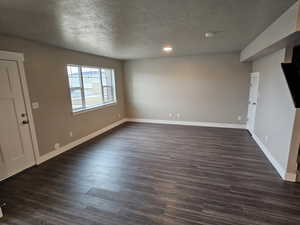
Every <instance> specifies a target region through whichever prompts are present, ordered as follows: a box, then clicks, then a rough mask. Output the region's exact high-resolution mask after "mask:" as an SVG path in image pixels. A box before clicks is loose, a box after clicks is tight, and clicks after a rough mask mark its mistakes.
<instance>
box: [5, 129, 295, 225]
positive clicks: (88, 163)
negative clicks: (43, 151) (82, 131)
mask: <svg viewBox="0 0 300 225" xmlns="http://www.w3.org/2000/svg"><path fill="white" fill-rule="evenodd" d="M0 199H2V200H4V201H5V202H6V203H7V206H6V207H5V208H4V213H5V217H4V218H2V219H0V224H9V225H21V224H24V225H36V224H38V225H41V224H42V225H71V224H72V225H79V224H80V225H90V224H93V225H96V224H99V225H104V224H105V225H129V224H131V225H154V224H155V225H199V224H202V225H240V224H243V225H276V224H282V225H283V224H284V225H287V224H288V225H299V224H300V185H299V184H297V183H289V182H284V181H282V180H281V179H280V177H279V176H278V175H277V173H276V172H275V170H274V168H273V167H272V166H271V164H270V163H269V162H268V160H267V159H266V158H265V156H264V155H263V153H262V152H261V150H260V149H259V147H258V146H257V145H256V143H255V142H254V140H253V139H252V138H251V137H250V135H249V134H248V132H247V131H245V130H238V129H222V128H205V127H191V126H175V125H158V124H142V123H140V124H139V123H126V124H124V125H122V126H120V127H118V128H115V129H113V130H112V131H110V132H108V133H106V134H105V135H102V136H100V137H97V138H95V139H93V140H91V141H89V142H88V143H85V144H83V145H81V146H79V147H77V148H75V149H73V150H70V151H68V152H66V153H64V154H62V155H60V156H58V157H56V158H54V159H52V160H49V161H47V162H46V163H44V164H42V165H40V166H37V167H33V168H30V169H28V170H26V171H24V172H22V173H20V174H18V175H16V176H14V177H12V178H10V179H7V180H6V181H4V182H3V183H1V184H0Z"/></svg>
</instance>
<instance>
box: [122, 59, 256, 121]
mask: <svg viewBox="0 0 300 225" xmlns="http://www.w3.org/2000/svg"><path fill="white" fill-rule="evenodd" d="M250 72H251V66H250V64H245V63H240V61H239V54H238V53H232V54H207V55H199V56H186V57H164V58H156V59H144V60H132V61H127V62H126V63H125V74H126V79H125V83H126V94H127V98H126V99H127V114H128V117H131V118H143V119H161V120H173V119H175V118H170V117H169V113H173V114H176V113H180V114H181V118H179V120H182V121H197V122H219V123H245V121H246V114H247V102H248V92H249V77H250V75H249V73H250ZM238 116H241V117H242V120H241V121H239V120H238Z"/></svg>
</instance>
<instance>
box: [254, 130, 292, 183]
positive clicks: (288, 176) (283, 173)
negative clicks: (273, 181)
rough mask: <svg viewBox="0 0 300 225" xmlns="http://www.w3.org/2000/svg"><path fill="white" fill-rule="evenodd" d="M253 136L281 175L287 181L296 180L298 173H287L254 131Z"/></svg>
mask: <svg viewBox="0 0 300 225" xmlns="http://www.w3.org/2000/svg"><path fill="white" fill-rule="evenodd" d="M252 137H253V139H254V140H255V142H256V143H257V144H258V146H259V147H260V149H261V150H262V152H263V153H264V154H265V156H266V157H267V159H268V160H269V161H270V163H271V164H272V165H273V167H274V168H275V169H276V171H277V172H278V174H279V175H280V176H281V178H282V179H283V180H285V181H291V182H296V177H297V175H296V174H294V173H287V172H286V169H284V168H283V167H282V166H281V165H280V163H279V162H278V161H277V160H276V159H275V158H274V157H273V155H272V154H271V152H270V151H269V149H268V148H267V147H266V146H265V145H264V143H263V142H262V141H261V140H260V139H259V138H258V136H256V134H255V133H252Z"/></svg>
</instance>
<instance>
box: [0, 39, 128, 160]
mask: <svg viewBox="0 0 300 225" xmlns="http://www.w3.org/2000/svg"><path fill="white" fill-rule="evenodd" d="M0 49H1V50H6V51H15V52H21V53H24V55H25V61H24V65H25V71H26V77H27V83H28V87H29V92H30V98H31V101H32V102H38V103H39V106H40V107H39V109H34V110H33V116H34V120H35V125H36V131H37V137H38V144H39V151H40V155H41V156H42V155H44V154H46V153H49V152H51V151H53V150H54V145H55V143H59V144H60V145H61V146H64V145H66V144H68V143H70V142H72V141H75V140H77V139H79V138H81V137H83V136H86V135H88V134H90V133H92V132H94V131H96V130H100V129H101V128H103V127H105V126H107V125H109V124H111V123H113V122H115V121H117V120H120V119H121V118H123V117H124V112H125V110H124V95H123V92H124V89H123V62H122V61H119V60H114V59H109V58H105V57H99V56H94V55H89V54H84V53H79V52H74V51H70V50H66V49H61V48H55V47H51V46H48V45H42V44H38V43H36V42H31V41H27V40H22V39H18V38H12V37H8V36H0ZM66 64H80V65H90V66H103V67H109V68H114V69H115V71H116V83H117V100H118V103H117V104H116V105H113V106H110V107H106V108H103V109H98V110H94V111H90V112H85V113H82V114H79V115H76V116H74V115H73V114H72V111H71V100H70V97H69V90H68V80H67V79H68V78H67V72H66ZM119 113H120V114H121V118H119V116H118V114H119ZM71 131H72V132H73V137H70V135H69V133H70V132H71Z"/></svg>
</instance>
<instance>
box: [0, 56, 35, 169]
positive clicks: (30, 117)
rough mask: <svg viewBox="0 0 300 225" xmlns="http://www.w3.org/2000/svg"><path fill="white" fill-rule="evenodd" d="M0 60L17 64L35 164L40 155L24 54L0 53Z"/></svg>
mask: <svg viewBox="0 0 300 225" xmlns="http://www.w3.org/2000/svg"><path fill="white" fill-rule="evenodd" d="M0 59H2V60H10V61H16V62H17V65H18V69H19V75H20V80H21V87H22V92H23V97H24V103H25V108H26V112H27V117H28V120H29V128H30V134H31V141H32V147H33V152H34V158H35V163H37V161H38V158H39V157H40V155H39V147H38V141H37V136H36V130H35V124H34V119H33V114H32V110H31V101H30V96H29V89H28V85H27V80H26V74H25V69H24V54H23V53H18V52H8V51H0Z"/></svg>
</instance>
